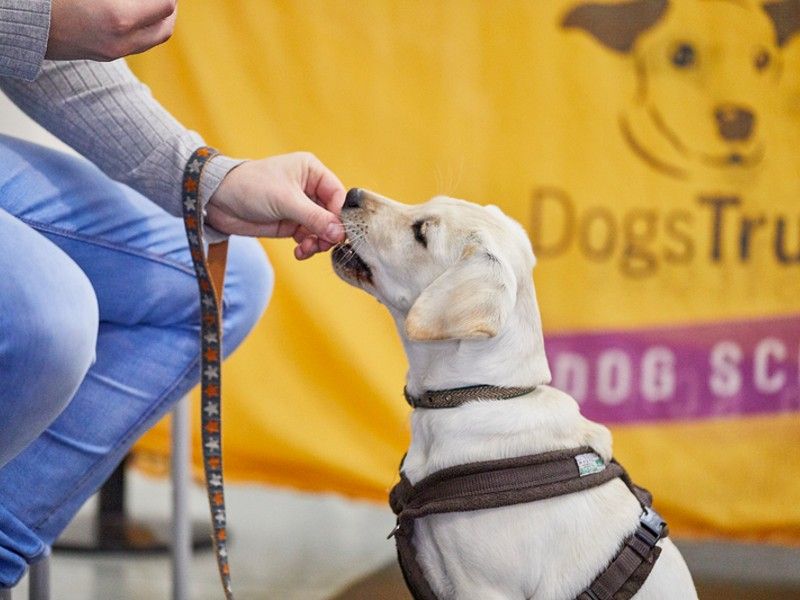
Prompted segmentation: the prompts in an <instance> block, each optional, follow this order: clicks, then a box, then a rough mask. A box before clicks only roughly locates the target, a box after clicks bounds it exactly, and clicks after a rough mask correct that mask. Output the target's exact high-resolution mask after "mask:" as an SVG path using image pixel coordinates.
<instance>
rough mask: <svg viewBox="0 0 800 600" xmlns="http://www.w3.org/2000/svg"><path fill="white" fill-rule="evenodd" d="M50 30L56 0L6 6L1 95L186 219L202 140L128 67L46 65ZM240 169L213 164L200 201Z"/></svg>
mask: <svg viewBox="0 0 800 600" xmlns="http://www.w3.org/2000/svg"><path fill="white" fill-rule="evenodd" d="M49 27H50V0H0V88H2V90H3V91H4V92H5V93H6V95H7V96H8V97H9V98H10V99H11V100H12V101H13V102H14V103H15V104H16V105H17V106H19V107H20V108H21V109H22V110H23V111H25V112H26V113H27V114H28V115H29V116H30V117H31V118H33V119H34V120H35V121H36V122H38V123H39V124H40V125H42V126H43V127H44V128H45V129H47V130H48V131H50V132H51V133H52V134H53V135H55V136H56V137H58V138H59V139H61V140H62V141H64V142H65V143H66V144H68V145H70V146H72V147H73V148H74V149H75V150H77V151H78V152H79V153H81V154H82V155H83V156H85V157H86V158H88V159H89V160H90V161H92V162H93V163H94V164H96V165H97V166H98V167H100V168H101V169H102V170H103V171H104V172H105V173H106V174H107V175H108V176H109V177H111V178H112V179H115V180H117V181H121V182H123V183H125V184H127V185H129V186H131V187H132V188H134V189H136V190H137V191H139V192H141V193H142V194H144V195H145V196H147V197H148V198H150V199H151V200H153V201H154V202H156V203H157V204H159V205H160V206H162V207H163V208H164V209H165V210H167V211H168V212H170V213H171V214H173V215H176V216H180V214H181V200H180V195H181V191H180V190H181V177H182V174H183V167H184V165H185V163H186V161H187V159H188V158H189V156H190V155H191V154H192V152H194V150H195V149H197V148H198V147H199V146H202V145H203V143H204V142H203V139H202V138H201V137H200V135H199V134H197V133H196V132H194V131H190V130H188V129H186V128H185V127H183V126H182V125H181V124H180V123H178V121H177V120H175V118H174V117H173V116H172V115H170V114H169V113H168V112H167V111H166V110H165V109H164V108H163V107H162V106H161V105H160V104H159V103H158V102H157V101H156V100H155V99H154V98H153V96H152V95H151V93H150V90H149V88H148V87H147V86H146V85H144V84H143V83H142V82H140V81H139V80H138V79H137V78H136V77H135V76H134V75H133V73H131V71H130V69H128V66H127V65H126V64H125V61H124V60H117V61H114V62H109V63H102V62H94V61H85V60H80V61H49V60H45V58H44V55H45V51H46V49H47V36H48V31H49ZM239 162H241V161H237V160H234V159H231V158H228V157H225V156H218V157H215V158H214V159H213V160H211V161H209V163H208V165H207V167H206V169H205V170H204V172H203V179H202V182H201V189H200V197H201V199H203V200H204V201H205V202H207V201H208V198H210V197H211V195H212V194H213V193H214V191H215V190H216V189H217V186H218V185H219V183H220V182H221V181H222V178H223V177H224V176H225V175H226V174H227V172H228V171H229V170H230V169H232V168H233V167H234V166H236V165H237V164H239ZM0 168H2V165H0ZM209 234H212V232H211V231H209Z"/></svg>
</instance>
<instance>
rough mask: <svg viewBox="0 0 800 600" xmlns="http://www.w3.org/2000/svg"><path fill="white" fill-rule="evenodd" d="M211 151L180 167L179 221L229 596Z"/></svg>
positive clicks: (214, 515)
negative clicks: (207, 197)
mask: <svg viewBox="0 0 800 600" xmlns="http://www.w3.org/2000/svg"><path fill="white" fill-rule="evenodd" d="M216 154H217V151H216V150H214V149H213V148H209V147H208V146H204V147H202V148H198V149H197V150H195V151H194V153H193V154H192V156H191V157H189V161H188V162H187V163H186V168H185V169H184V172H183V224H184V226H185V228H186V238H187V240H188V241H189V250H190V252H191V255H192V262H193V263H194V271H195V274H196V275H197V284H198V287H199V289H200V318H201V325H200V354H201V358H200V407H201V422H202V443H203V468H204V470H205V476H206V492H207V495H208V505H209V508H210V509H211V523H212V526H213V528H214V536H213V539H214V554H215V555H216V559H217V567H218V568H219V576H220V578H221V580H222V587H223V589H224V591H225V598H226V600H232V599H233V591H232V590H231V575H230V569H229V567H228V547H227V538H228V535H227V530H226V523H227V518H226V515H225V490H224V486H223V482H222V405H221V396H220V394H221V388H222V379H221V377H222V289H223V283H224V279H225V261H226V259H227V256H228V240H224V241H222V242H219V243H216V244H209V246H208V253H206V250H205V241H204V240H203V208H202V206H200V199H199V190H200V175H201V174H202V172H203V167H204V166H205V165H206V163H207V162H208V160H209V159H211V158H212V157H214V156H215V155H216Z"/></svg>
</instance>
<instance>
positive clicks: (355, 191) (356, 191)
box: [343, 188, 364, 208]
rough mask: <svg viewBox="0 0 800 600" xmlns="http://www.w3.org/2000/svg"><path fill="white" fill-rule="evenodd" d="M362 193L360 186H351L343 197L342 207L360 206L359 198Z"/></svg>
mask: <svg viewBox="0 0 800 600" xmlns="http://www.w3.org/2000/svg"><path fill="white" fill-rule="evenodd" d="M363 195H364V193H363V191H362V190H361V188H352V189H350V190H349V191H348V192H347V195H346V196H345V197H344V206H343V208H361V198H362V197H363Z"/></svg>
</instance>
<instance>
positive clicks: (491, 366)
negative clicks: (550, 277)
mask: <svg viewBox="0 0 800 600" xmlns="http://www.w3.org/2000/svg"><path fill="white" fill-rule="evenodd" d="M393 316H394V317H395V321H396V323H397V327H398V330H399V332H400V336H401V338H402V340H403V346H404V347H405V351H406V356H407V358H408V366H409V368H408V374H407V379H406V387H407V389H408V392H409V393H410V394H411V395H413V396H416V395H419V394H421V393H423V392H425V391H427V390H445V389H451V388H458V387H466V386H470V385H482V384H486V385H497V386H505V387H508V386H515V387H516V386H518V387H524V386H529V387H533V386H537V385H541V384H545V383H549V382H550V369H549V367H548V365H547V357H546V356H545V353H544V339H543V336H542V324H541V318H540V316H539V309H538V306H537V304H536V295H535V292H534V289H533V283H532V282H531V283H528V282H525V283H524V284H523V285H520V288H519V290H518V292H517V302H516V305H515V307H514V310H513V312H512V314H511V315H510V317H509V318H508V320H507V322H506V323H505V324H504V326H503V328H502V329H501V331H500V332H499V333H498V335H496V336H495V337H493V338H489V339H479V340H444V341H436V342H413V341H410V340H408V338H407V337H406V335H405V315H403V314H400V313H393Z"/></svg>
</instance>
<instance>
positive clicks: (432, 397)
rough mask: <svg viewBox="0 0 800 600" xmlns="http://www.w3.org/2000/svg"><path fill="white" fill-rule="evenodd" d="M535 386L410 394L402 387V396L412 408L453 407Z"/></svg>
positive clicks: (506, 396)
mask: <svg viewBox="0 0 800 600" xmlns="http://www.w3.org/2000/svg"><path fill="white" fill-rule="evenodd" d="M535 389H536V388H535V387H501V386H498V385H470V386H467V387H461V388H451V389H449V390H428V391H426V392H423V393H422V395H420V396H412V395H411V394H409V393H408V389H407V388H403V396H405V398H406V402H408V403H409V404H410V405H411V407H412V408H455V407H456V406H461V405H462V404H464V403H465V402H470V401H472V400H509V399H511V398H517V397H519V396H524V395H525V394H528V393H530V392H532V391H533V390H535Z"/></svg>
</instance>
